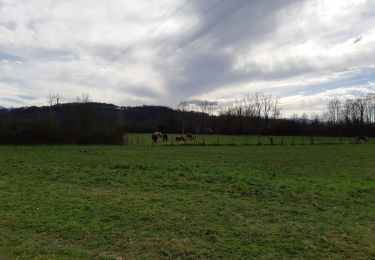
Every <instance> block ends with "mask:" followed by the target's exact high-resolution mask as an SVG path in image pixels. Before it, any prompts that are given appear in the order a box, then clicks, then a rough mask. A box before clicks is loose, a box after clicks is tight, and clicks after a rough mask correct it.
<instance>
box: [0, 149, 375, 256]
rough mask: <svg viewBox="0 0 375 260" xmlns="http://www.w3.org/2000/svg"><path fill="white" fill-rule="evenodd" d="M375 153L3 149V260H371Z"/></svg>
mask: <svg viewBox="0 0 375 260" xmlns="http://www.w3.org/2000/svg"><path fill="white" fill-rule="evenodd" d="M374 158H375V147H374V146H373V145H329V146H320V145H316V146H273V147H271V146H217V147H213V146H174V147H137V146H134V147H120V146H119V147H112V146H87V147H83V146H37V147H32V146H30V147H0V259H9V258H10V259H11V258H21V259H22V258H27V259H29V258H38V259H51V258H59V259H74V258H80V259H81V258H88V259H89V258H90V259H91V258H103V259H107V258H108V259H111V258H113V259H115V258H119V257H123V259H134V258H136V259H165V258H171V259H176V258H184V259H196V258H205V259H207V258H211V259H220V258H226V259H241V258H242V259H249V258H268V259H269V258H274V259H290V258H295V259H300V258H315V259H325V258H333V259H343V258H351V259H371V258H374V257H375V248H374V241H375V207H374V205H375V160H374Z"/></svg>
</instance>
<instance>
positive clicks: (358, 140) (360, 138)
mask: <svg viewBox="0 0 375 260" xmlns="http://www.w3.org/2000/svg"><path fill="white" fill-rule="evenodd" d="M355 142H356V143H357V144H361V143H365V144H366V143H368V142H369V138H368V137H367V136H357V137H356V138H355Z"/></svg>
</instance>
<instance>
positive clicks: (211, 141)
mask: <svg viewBox="0 0 375 260" xmlns="http://www.w3.org/2000/svg"><path fill="white" fill-rule="evenodd" d="M176 136H183V135H182V134H169V135H168V137H169V140H168V142H162V139H159V142H158V144H157V145H158V146H163V145H175V144H176V142H175V138H176ZM270 138H272V139H273V144H274V145H311V144H313V145H318V144H350V143H354V142H355V137H329V136H315V137H310V136H254V135H196V140H193V141H188V142H187V144H188V145H202V144H205V145H270V144H271V141H270ZM125 140H126V143H127V144H128V145H131V146H135V145H138V146H150V145H152V140H151V134H127V135H126V136H125ZM370 143H371V144H373V143H375V140H374V138H370Z"/></svg>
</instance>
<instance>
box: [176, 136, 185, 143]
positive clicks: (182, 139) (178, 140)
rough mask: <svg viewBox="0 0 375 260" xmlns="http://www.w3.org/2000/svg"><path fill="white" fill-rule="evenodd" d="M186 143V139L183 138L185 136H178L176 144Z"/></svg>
mask: <svg viewBox="0 0 375 260" xmlns="http://www.w3.org/2000/svg"><path fill="white" fill-rule="evenodd" d="M182 142H183V143H186V138H185V137H183V136H177V137H176V143H178V144H179V143H182Z"/></svg>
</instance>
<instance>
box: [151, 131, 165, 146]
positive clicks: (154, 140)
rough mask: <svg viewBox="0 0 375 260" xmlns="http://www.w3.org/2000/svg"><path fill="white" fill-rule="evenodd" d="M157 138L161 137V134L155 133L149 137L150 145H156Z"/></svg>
mask: <svg viewBox="0 0 375 260" xmlns="http://www.w3.org/2000/svg"><path fill="white" fill-rule="evenodd" d="M159 137H163V135H162V133H160V132H155V133H153V134H152V135H151V139H152V143H154V144H157V143H158V139H159Z"/></svg>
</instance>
